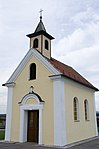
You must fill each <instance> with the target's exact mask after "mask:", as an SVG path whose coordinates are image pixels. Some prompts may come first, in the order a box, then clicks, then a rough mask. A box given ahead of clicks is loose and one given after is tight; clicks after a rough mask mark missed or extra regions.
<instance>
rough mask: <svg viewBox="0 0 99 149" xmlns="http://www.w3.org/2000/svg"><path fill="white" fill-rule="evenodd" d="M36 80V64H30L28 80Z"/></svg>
mask: <svg viewBox="0 0 99 149" xmlns="http://www.w3.org/2000/svg"><path fill="white" fill-rule="evenodd" d="M34 79H36V64H35V63H32V64H31V65H30V80H34Z"/></svg>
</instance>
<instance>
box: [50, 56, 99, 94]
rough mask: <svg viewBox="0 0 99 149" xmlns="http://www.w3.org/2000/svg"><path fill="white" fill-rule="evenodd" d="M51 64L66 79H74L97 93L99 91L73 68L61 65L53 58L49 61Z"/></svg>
mask: <svg viewBox="0 0 99 149" xmlns="http://www.w3.org/2000/svg"><path fill="white" fill-rule="evenodd" d="M49 62H50V63H51V64H52V65H53V66H54V67H55V68H56V69H57V70H58V71H60V73H62V75H63V76H64V77H67V78H69V79H72V80H74V81H76V82H78V83H80V84H83V85H85V86H87V87H89V88H92V89H94V90H96V91H99V90H98V89H97V88H96V87H94V86H93V85H92V84H91V83H90V82H88V81H87V80H86V79H85V78H84V77H82V76H81V75H80V74H79V73H78V72H77V71H75V70H74V69H73V68H72V67H70V66H68V65H65V64H63V63H61V62H60V61H57V60H55V59H53V58H51V59H50V60H49Z"/></svg>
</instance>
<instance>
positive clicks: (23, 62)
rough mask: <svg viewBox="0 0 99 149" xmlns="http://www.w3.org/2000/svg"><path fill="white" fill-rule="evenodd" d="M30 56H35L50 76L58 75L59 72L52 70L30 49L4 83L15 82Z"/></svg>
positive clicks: (42, 57) (34, 50) (46, 61)
mask: <svg viewBox="0 0 99 149" xmlns="http://www.w3.org/2000/svg"><path fill="white" fill-rule="evenodd" d="M32 56H35V57H36V58H37V59H38V60H39V61H40V62H41V63H42V64H43V65H44V66H45V67H46V68H47V69H48V70H49V71H50V72H51V73H52V74H59V71H58V70H57V69H56V68H54V67H53V65H51V64H50V62H48V60H47V59H46V58H45V57H44V56H42V55H41V54H40V53H39V52H38V51H37V50H36V49H33V48H31V49H30V50H29V51H28V52H27V54H26V55H25V57H24V58H23V60H22V61H21V62H20V64H19V65H18V67H17V68H16V70H15V71H14V72H13V74H12V75H11V77H10V78H9V80H8V81H7V82H6V83H9V82H14V81H15V80H16V78H17V77H18V76H19V74H20V73H21V71H22V70H23V68H24V67H25V65H26V64H27V63H28V61H29V60H30V58H31V57H32Z"/></svg>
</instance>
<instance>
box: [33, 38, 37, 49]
mask: <svg viewBox="0 0 99 149" xmlns="http://www.w3.org/2000/svg"><path fill="white" fill-rule="evenodd" d="M33 48H38V39H37V38H35V39H34V42H33Z"/></svg>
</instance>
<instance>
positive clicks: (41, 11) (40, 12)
mask: <svg viewBox="0 0 99 149" xmlns="http://www.w3.org/2000/svg"><path fill="white" fill-rule="evenodd" d="M43 11H44V10H42V9H40V11H39V13H40V20H42V12H43Z"/></svg>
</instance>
